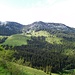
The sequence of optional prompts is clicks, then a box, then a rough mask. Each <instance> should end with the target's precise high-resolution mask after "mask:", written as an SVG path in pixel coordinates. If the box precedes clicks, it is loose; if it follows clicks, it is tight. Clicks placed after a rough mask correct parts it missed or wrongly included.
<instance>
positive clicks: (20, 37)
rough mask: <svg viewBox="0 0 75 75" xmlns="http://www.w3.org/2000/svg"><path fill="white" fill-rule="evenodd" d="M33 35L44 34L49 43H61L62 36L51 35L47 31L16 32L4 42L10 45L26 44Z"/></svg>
mask: <svg viewBox="0 0 75 75" xmlns="http://www.w3.org/2000/svg"><path fill="white" fill-rule="evenodd" d="M31 36H36V37H38V36H44V37H46V39H45V40H46V41H47V42H49V43H53V42H55V43H57V44H60V43H61V42H60V40H61V38H58V37H56V36H55V35H51V34H49V33H48V32H46V31H38V32H32V33H31V34H26V35H24V34H15V35H11V36H9V37H8V39H7V40H6V41H5V42H4V43H3V44H8V45H13V46H15V45H23V44H24V45H26V44H27V40H30V39H31Z"/></svg>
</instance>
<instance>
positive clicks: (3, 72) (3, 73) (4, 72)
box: [0, 66, 10, 75]
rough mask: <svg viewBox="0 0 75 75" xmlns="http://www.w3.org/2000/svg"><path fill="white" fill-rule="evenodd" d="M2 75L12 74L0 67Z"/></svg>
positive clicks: (0, 74)
mask: <svg viewBox="0 0 75 75" xmlns="http://www.w3.org/2000/svg"><path fill="white" fill-rule="evenodd" d="M0 75H10V72H8V70H7V69H5V68H4V67H2V66H0Z"/></svg>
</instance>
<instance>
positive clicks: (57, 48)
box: [2, 36, 75, 73]
mask: <svg viewBox="0 0 75 75" xmlns="http://www.w3.org/2000/svg"><path fill="white" fill-rule="evenodd" d="M64 38H65V37H63V40H61V41H62V43H63V44H56V43H53V44H50V43H48V42H46V41H45V37H43V36H42V37H32V39H31V40H28V41H27V43H28V44H27V45H22V46H15V47H12V46H8V45H2V47H4V48H5V49H6V50H7V49H10V50H15V51H17V53H15V55H14V57H15V58H16V60H18V59H20V58H23V59H24V62H23V64H25V65H27V66H30V67H33V68H37V69H41V70H43V71H44V72H46V73H49V72H57V73H59V72H60V71H63V70H68V69H74V68H75V50H74V49H75V46H74V45H73V43H72V42H68V41H70V39H71V38H70V39H67V40H68V41H67V40H66V38H65V39H64ZM67 49H69V50H71V52H72V53H73V54H70V52H69V53H68V52H65V51H66V50H67Z"/></svg>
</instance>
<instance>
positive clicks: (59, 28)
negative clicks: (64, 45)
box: [25, 21, 75, 32]
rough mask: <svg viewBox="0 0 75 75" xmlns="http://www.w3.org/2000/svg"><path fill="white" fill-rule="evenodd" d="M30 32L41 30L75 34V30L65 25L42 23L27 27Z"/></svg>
mask: <svg viewBox="0 0 75 75" xmlns="http://www.w3.org/2000/svg"><path fill="white" fill-rule="evenodd" d="M25 29H26V30H28V31H32V30H35V31H39V30H47V31H55V32H57V31H60V32H75V29H74V28H71V27H68V26H66V25H65V24H61V23H45V22H42V21H38V22H34V23H32V24H29V25H27V26H26V27H25Z"/></svg>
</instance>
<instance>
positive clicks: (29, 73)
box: [0, 63, 58, 75]
mask: <svg viewBox="0 0 75 75" xmlns="http://www.w3.org/2000/svg"><path fill="white" fill-rule="evenodd" d="M13 65H15V67H18V68H19V69H20V70H22V72H23V75H49V74H46V73H45V72H43V71H41V70H37V69H33V68H30V67H26V66H22V65H18V64H15V63H13ZM15 67H14V68H15ZM0 75H10V72H8V70H7V69H4V68H3V67H0ZM52 75H58V74H54V73H52Z"/></svg>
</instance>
